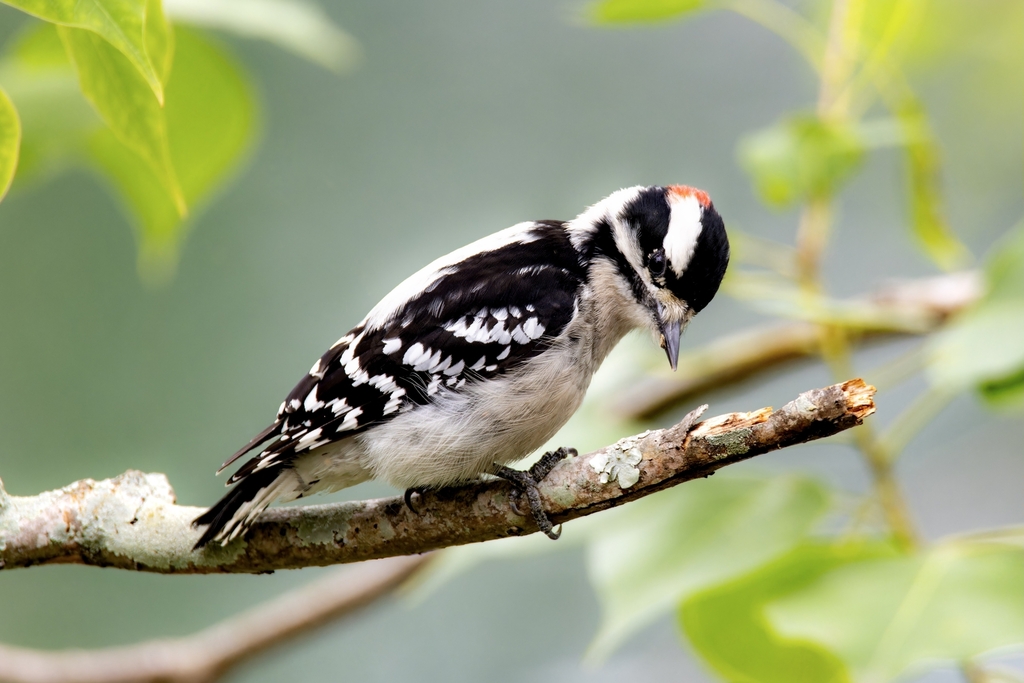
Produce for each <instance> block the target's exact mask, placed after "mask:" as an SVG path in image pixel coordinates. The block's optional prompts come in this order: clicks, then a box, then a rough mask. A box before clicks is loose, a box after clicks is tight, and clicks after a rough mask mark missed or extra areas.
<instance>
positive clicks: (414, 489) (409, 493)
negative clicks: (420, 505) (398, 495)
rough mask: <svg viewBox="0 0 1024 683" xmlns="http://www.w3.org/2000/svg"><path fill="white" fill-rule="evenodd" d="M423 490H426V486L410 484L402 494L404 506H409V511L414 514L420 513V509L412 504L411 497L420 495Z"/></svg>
mask: <svg viewBox="0 0 1024 683" xmlns="http://www.w3.org/2000/svg"><path fill="white" fill-rule="evenodd" d="M424 491H426V488H425V487H423V486H411V487H409V488H407V489H406V490H405V494H403V496H402V498H403V500H405V507H407V508H409V511H410V512H412V514H414V515H418V514H420V511H419V510H417V509H416V506H415V505H413V504H412V497H413V496H414V495H415V496H422V495H423V492H424Z"/></svg>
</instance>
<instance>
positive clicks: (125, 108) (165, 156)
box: [57, 26, 188, 217]
mask: <svg viewBox="0 0 1024 683" xmlns="http://www.w3.org/2000/svg"><path fill="white" fill-rule="evenodd" d="M57 32H58V33H59V35H60V37H61V41H62V42H63V43H64V47H65V48H66V49H67V51H68V54H69V55H70V56H71V61H72V62H73V63H74V65H75V70H76V71H77V72H78V82H79V85H80V86H81V88H82V93H83V94H84V95H85V97H86V99H88V100H89V101H90V102H91V103H92V105H93V106H94V107H95V108H96V111H97V112H99V114H100V116H101V117H102V118H103V120H104V122H105V123H106V124H107V126H109V127H110V130H111V131H113V133H114V135H116V136H117V138H118V139H119V140H120V141H121V142H122V143H124V144H125V145H126V146H127V147H128V148H130V149H131V150H132V151H133V152H135V153H136V154H137V155H139V156H140V157H141V158H142V159H144V160H145V162H146V163H147V164H148V165H149V167H150V169H152V171H153V172H154V173H155V175H156V177H157V178H158V180H159V181H160V185H161V186H162V187H163V189H164V191H165V192H166V193H167V194H168V195H169V196H170V197H171V198H172V201H173V202H174V205H175V208H176V210H177V212H178V213H179V214H180V215H181V216H182V217H184V216H185V215H186V214H187V213H188V207H187V204H186V202H185V197H184V195H183V194H182V190H181V185H180V184H179V181H178V175H177V173H176V172H175V169H174V164H173V163H172V161H171V155H170V148H169V146H168V141H167V121H166V119H165V117H164V110H163V108H162V107H161V106H160V103H159V102H158V101H157V100H156V98H155V97H153V93H152V92H151V91H150V90H149V88H148V87H147V85H146V83H145V82H144V81H143V79H142V78H141V76H140V75H139V73H138V71H137V70H136V69H134V68H133V67H132V65H131V64H130V63H129V62H128V60H127V59H126V58H125V57H124V56H123V55H122V54H121V53H120V52H118V51H117V50H115V49H114V48H112V47H110V45H109V44H108V43H107V42H106V41H104V40H103V39H102V38H100V37H99V36H98V35H96V34H95V33H93V32H91V31H86V30H84V29H77V28H67V27H64V26H60V27H58V29H57Z"/></svg>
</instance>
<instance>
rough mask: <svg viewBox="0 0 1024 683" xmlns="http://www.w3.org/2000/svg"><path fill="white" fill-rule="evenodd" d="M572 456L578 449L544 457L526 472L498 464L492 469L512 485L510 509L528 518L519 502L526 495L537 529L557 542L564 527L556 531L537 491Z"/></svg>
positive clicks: (566, 449)
mask: <svg viewBox="0 0 1024 683" xmlns="http://www.w3.org/2000/svg"><path fill="white" fill-rule="evenodd" d="M570 455H572V456H575V455H577V452H576V449H574V448H559V449H557V450H554V451H550V452H548V453H545V454H544V455H542V456H541V458H540V460H538V461H537V462H536V463H534V465H533V467H531V468H530V469H529V470H526V471H523V470H514V469H512V468H511V467H505V466H504V465H498V464H495V465H494V468H493V469H492V473H493V474H495V475H497V476H499V477H501V478H502V479H505V480H506V481H508V482H509V483H510V484H511V485H512V496H511V497H510V498H509V507H511V508H512V511H513V512H515V513H516V514H517V515H520V516H521V517H525V516H526V515H525V514H523V512H522V511H521V510H520V509H519V502H520V501H521V500H522V498H523V496H524V495H525V496H526V501H527V503H529V506H530V515H531V516H532V517H533V521H534V522H535V523H536V524H537V528H539V529H540V530H541V531H543V532H544V534H545V535H546V536H547V537H548V538H550V539H552V540H557V539H558V537H559V536H561V535H562V525H561V524H559V525H558V529H557V530H556V529H555V527H554V525H553V524H552V523H551V520H550V519H549V518H548V515H547V513H546V512H545V511H544V504H543V503H542V502H541V499H540V491H539V490H538V489H537V485H538V484H540V482H541V481H543V480H544V478H545V477H547V476H548V474H550V472H551V470H552V469H554V467H555V465H557V464H558V463H559V462H561V461H562V460H564V459H565V458H566V457H568V456H570Z"/></svg>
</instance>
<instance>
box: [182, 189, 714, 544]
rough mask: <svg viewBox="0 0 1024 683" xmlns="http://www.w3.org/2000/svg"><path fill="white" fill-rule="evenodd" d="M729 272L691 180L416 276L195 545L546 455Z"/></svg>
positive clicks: (255, 463)
mask: <svg viewBox="0 0 1024 683" xmlns="http://www.w3.org/2000/svg"><path fill="white" fill-rule="evenodd" d="M728 260H729V244H728V239H727V237H726V234H725V228H724V225H723V223H722V219H721V217H720V216H719V215H718V213H717V212H716V211H715V209H714V207H713V205H712V203H711V201H710V199H709V198H708V196H707V195H706V194H705V193H703V192H701V191H699V190H695V189H693V188H689V187H685V186H668V187H657V186H656V187H633V188H627V189H624V190H619V191H618V192H616V193H614V194H612V195H610V196H609V197H607V198H605V199H604V200H602V201H601V202H599V203H597V204H595V205H594V206H592V207H590V208H589V209H587V210H586V211H584V212H583V213H582V214H580V216H578V217H577V218H575V219H574V220H572V221H568V222H561V221H537V222H527V223H520V224H518V225H515V226H512V227H511V228H508V229H506V230H503V231H501V232H498V233H495V234H493V235H490V236H489V237H485V238H483V239H481V240H478V241H477V242H474V243H472V244H470V245H468V246H466V247H463V248H461V249H458V250H456V251H454V252H452V253H451V254H448V255H447V256H444V257H441V258H439V259H437V260H436V261H434V262H433V263H431V264H430V265H428V266H426V267H425V268H423V269H422V270H420V271H419V272H417V273H416V274H414V275H412V276H411V277H409V278H408V279H407V280H405V281H404V282H402V283H401V284H400V285H399V286H398V287H396V288H395V289H394V290H393V291H392V292H391V293H389V294H388V295H387V296H385V297H384V299H383V300H382V301H381V302H380V303H379V304H377V306H375V307H374V308H373V310H371V311H370V313H369V314H368V315H367V316H366V318H365V319H363V321H362V322H360V323H359V324H358V325H357V326H356V327H355V328H353V329H352V330H351V331H350V332H349V333H348V334H346V335H345V336H344V337H342V338H341V339H339V340H338V341H337V342H336V343H335V344H334V346H332V347H331V348H330V349H329V350H328V351H327V353H325V354H324V355H323V356H321V358H320V359H319V360H317V362H316V363H314V364H313V367H312V368H311V369H310V371H309V373H308V374H306V375H305V376H304V377H303V378H302V379H301V380H300V381H299V383H298V384H297V385H296V386H295V388H294V389H292V391H291V393H289V394H288V396H287V398H286V399H285V400H284V402H283V403H282V404H281V407H280V409H279V411H278V414H277V418H276V419H275V420H274V422H273V423H272V424H271V425H270V426H269V427H267V428H266V429H265V430H263V431H262V432H260V433H259V434H258V435H257V436H256V437H255V438H253V439H252V441H250V442H249V443H248V444H246V446H245V447H243V448H242V449H241V450H239V451H238V452H237V453H235V454H234V455H233V456H232V457H231V458H229V459H228V460H227V462H225V463H224V465H223V466H222V468H221V469H224V467H227V466H228V465H230V464H231V463H233V462H234V461H236V460H237V459H239V458H240V457H242V456H243V455H245V454H246V453H249V452H250V451H253V450H255V449H257V448H260V450H259V452H258V453H257V454H256V455H255V456H253V457H252V458H250V459H249V460H248V461H247V462H245V463H244V464H243V465H242V467H241V468H239V469H238V471H237V472H235V474H233V475H232V476H231V477H230V479H229V480H228V484H229V485H230V484H234V488H233V489H232V490H231V491H230V492H229V493H228V494H227V495H226V496H225V497H224V498H223V499H221V500H220V501H219V502H218V503H217V504H216V505H214V506H213V507H212V508H210V509H209V510H208V511H207V512H206V513H204V514H203V515H202V516H200V517H199V518H198V519H197V520H196V522H195V523H196V524H197V525H205V526H206V530H205V532H204V534H203V535H202V537H201V538H200V540H199V542H198V543H197V547H202V546H204V545H206V544H208V543H209V542H211V541H217V542H221V543H226V542H228V541H230V540H232V539H234V538H235V537H237V536H238V535H239V534H241V533H243V532H244V531H245V530H246V529H247V528H248V527H249V526H250V525H251V524H252V523H253V522H254V520H255V519H256V517H257V516H258V515H259V514H260V512H262V511H263V510H264V509H265V508H266V507H267V505H269V504H270V503H272V502H274V501H287V500H294V499H296V498H299V497H302V496H304V495H308V494H310V493H313V492H319V491H332V490H337V489H341V488H346V487H348V486H353V485H355V484H358V483H360V482H363V481H366V480H368V479H382V480H384V481H387V482H388V483H390V484H392V485H394V486H397V487H399V488H413V487H416V488H426V487H441V486H446V485H450V484H454V483H457V482H460V481H465V480H468V479H472V478H474V477H476V476H478V475H480V474H481V473H484V472H488V471H493V469H492V468H493V467H494V466H495V464H496V463H497V464H504V463H510V462H513V461H515V460H519V459H521V458H523V457H525V456H527V455H529V454H530V453H531V452H532V451H534V450H535V449H537V448H538V447H540V446H541V445H542V444H543V443H545V442H546V441H547V440H548V439H549V438H551V436H552V435H553V434H554V433H555V432H556V431H557V430H558V429H559V428H560V427H561V426H562V425H563V424H564V423H565V422H566V421H567V420H568V419H569V417H570V416H571V415H572V414H573V413H574V412H575V411H576V409H577V408H578V407H579V405H580V402H581V401H582V399H583V395H584V394H585V392H586V389H587V387H588V385H589V384H590V380H591V377H592V376H593V374H594V372H595V371H596V370H597V368H598V366H599V365H600V364H601V362H602V361H603V360H604V358H605V356H606V355H607V354H608V352H610V351H611V349H612V348H613V347H614V346H615V345H616V344H617V343H618V341H619V340H620V339H621V338H622V336H624V335H625V333H626V332H629V331H630V330H632V329H636V328H647V329H651V330H653V331H654V332H656V333H658V334H660V335H661V340H662V345H663V346H664V347H665V349H666V352H667V353H668V356H669V362H670V363H671V365H672V367H673V368H674V367H675V363H676V358H677V355H678V348H679V334H680V330H681V329H682V328H683V327H685V325H686V324H687V323H688V322H689V320H690V318H692V316H693V315H695V314H696V313H697V312H699V311H700V310H702V309H703V308H704V307H705V306H706V305H707V304H708V303H709V302H710V301H711V299H712V297H714V295H715V293H716V292H717V291H718V287H719V285H720V283H721V281H722V277H723V276H724V273H725V269H726V266H727V264H728Z"/></svg>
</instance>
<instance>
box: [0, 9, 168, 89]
mask: <svg viewBox="0 0 1024 683" xmlns="http://www.w3.org/2000/svg"><path fill="white" fill-rule="evenodd" d="M3 1H4V2H5V3H7V4H9V5H11V6H13V7H17V8H18V9H20V10H23V11H25V12H28V13H29V14H32V15H34V16H37V17H39V18H40V19H45V20H46V21H50V22H53V23H55V24H59V25H61V26H67V27H73V28H77V29H81V30H85V31H90V32H93V33H95V34H96V35H98V36H102V38H103V39H104V40H105V41H107V43H108V44H109V45H111V46H113V47H114V48H115V49H117V50H118V51H119V52H120V53H121V54H122V55H123V56H124V57H125V59H127V60H128V62H129V63H130V64H131V66H132V68H133V69H135V71H137V73H138V74H139V76H140V77H141V78H142V80H143V81H144V82H145V83H146V87H148V88H149V89H150V90H151V91H152V93H153V94H154V95H155V96H156V99H157V101H158V102H162V101H163V97H164V95H163V79H162V78H161V76H162V75H165V73H166V72H163V71H162V68H163V64H162V57H163V55H162V54H160V50H161V49H162V48H163V47H164V45H165V44H166V42H167V41H166V39H164V38H162V37H161V36H160V35H159V32H160V31H161V30H164V31H166V30H167V29H168V25H167V23H166V20H165V19H163V18H162V17H159V18H154V17H153V16H152V14H153V12H154V11H157V10H159V3H155V4H154V3H151V2H147V0H3ZM154 7H155V8H156V10H154ZM147 14H148V15H149V16H147Z"/></svg>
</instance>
